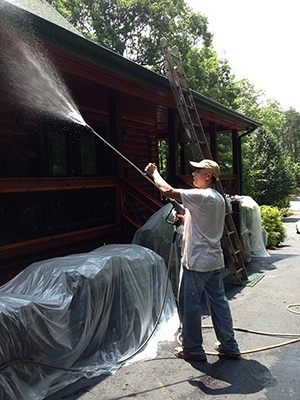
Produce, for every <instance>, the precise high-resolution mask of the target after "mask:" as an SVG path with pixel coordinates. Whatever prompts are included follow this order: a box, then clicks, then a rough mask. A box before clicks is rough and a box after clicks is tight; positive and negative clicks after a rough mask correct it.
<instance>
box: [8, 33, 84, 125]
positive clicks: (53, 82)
mask: <svg viewBox="0 0 300 400" xmlns="http://www.w3.org/2000/svg"><path fill="white" fill-rule="evenodd" d="M5 42H6V43H5V44H6V45H5V50H4V51H3V53H2V54H1V59H2V61H3V62H2V68H3V74H4V76H5V85H6V86H7V91H8V93H9V94H10V98H11V99H12V100H13V101H14V102H17V103H18V104H20V105H21V106H23V107H24V108H29V109H33V110H38V111H40V112H43V113H46V114H51V115H52V116H54V117H57V118H62V119H67V120H69V121H72V122H75V123H77V124H80V125H85V121H84V119H83V117H82V116H81V114H80V112H79V110H78V108H77V106H76V104H75V102H74V100H73V98H72V96H71V94H70V92H69V90H68V88H67V86H66V84H65V82H64V80H63V78H62V76H61V75H60V73H59V72H58V69H57V68H56V67H55V65H54V63H53V62H52V61H51V58H50V56H49V54H48V52H47V51H46V50H45V49H44V48H43V47H42V45H41V44H39V43H38V42H36V41H29V40H28V41H27V40H25V39H23V38H22V39H21V38H19V37H12V36H10V35H9V34H8V35H6V36H5Z"/></svg>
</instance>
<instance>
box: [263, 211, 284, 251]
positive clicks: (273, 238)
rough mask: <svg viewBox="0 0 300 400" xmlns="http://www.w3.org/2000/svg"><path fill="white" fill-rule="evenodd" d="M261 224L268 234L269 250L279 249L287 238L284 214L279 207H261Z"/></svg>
mask: <svg viewBox="0 0 300 400" xmlns="http://www.w3.org/2000/svg"><path fill="white" fill-rule="evenodd" d="M260 212H261V222H262V226H263V227H264V228H265V230H266V231H267V234H268V240H267V248H274V247H277V246H278V245H279V244H280V243H283V242H284V240H285V239H286V237H287V233H286V229H285V227H284V225H283V222H282V213H281V212H280V210H279V209H278V208H277V207H271V206H260Z"/></svg>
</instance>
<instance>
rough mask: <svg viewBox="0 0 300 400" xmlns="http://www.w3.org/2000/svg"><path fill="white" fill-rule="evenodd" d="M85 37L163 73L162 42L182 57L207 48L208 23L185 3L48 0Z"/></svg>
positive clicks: (179, 0)
mask: <svg viewBox="0 0 300 400" xmlns="http://www.w3.org/2000/svg"><path fill="white" fill-rule="evenodd" d="M48 2H49V3H50V4H52V5H53V6H54V7H55V8H56V9H57V10H58V11H59V12H60V13H61V14H62V15H64V16H65V17H66V18H67V19H68V20H69V21H70V22H71V23H72V24H73V25H74V26H75V27H76V28H77V29H78V30H79V31H80V32H81V33H82V34H83V35H85V36H86V37H87V38H88V39H91V40H93V41H95V42H98V43H99V44H101V45H103V46H105V47H107V48H109V49H111V50H113V51H115V52H117V53H119V54H121V55H123V56H124V57H126V58H128V59H130V60H132V61H135V62H137V63H138V64H140V65H144V66H148V67H152V68H153V69H154V70H156V71H161V69H162V64H161V51H160V39H161V37H163V36H165V37H166V38H167V39H168V41H169V42H170V43H171V44H172V45H174V44H177V45H178V47H179V48H180V51H181V53H182V54H184V55H186V54H187V52H188V51H189V49H190V48H191V47H193V46H200V45H207V46H209V45H210V43H211V40H212V35H211V33H210V32H209V31H208V29H207V19H206V17H204V16H202V15H201V14H200V13H195V12H194V11H193V10H192V9H191V8H190V7H189V6H188V5H187V3H186V2H185V1H184V0H163V1H161V0H84V1H82V0H48Z"/></svg>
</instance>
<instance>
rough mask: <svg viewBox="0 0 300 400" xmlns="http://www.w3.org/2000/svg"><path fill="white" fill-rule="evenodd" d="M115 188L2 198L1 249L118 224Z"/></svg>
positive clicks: (21, 194)
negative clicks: (71, 232)
mask: <svg viewBox="0 0 300 400" xmlns="http://www.w3.org/2000/svg"><path fill="white" fill-rule="evenodd" d="M115 213H116V210H115V191H114V189H112V188H105V189H85V190H66V191H47V192H33V193H32V192H31V193H9V194H1V195H0V246H1V245H2V246H3V245H5V244H9V243H15V242H19V241H26V240H32V239H35V238H40V237H45V236H51V235H57V234H62V233H67V232H70V231H76V230H81V229H87V228H93V227H96V226H103V225H107V224H112V223H115V222H116V220H115Z"/></svg>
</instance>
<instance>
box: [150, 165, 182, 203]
mask: <svg viewBox="0 0 300 400" xmlns="http://www.w3.org/2000/svg"><path fill="white" fill-rule="evenodd" d="M145 172H146V174H147V175H148V176H150V177H151V178H152V179H153V180H154V183H155V184H156V186H157V189H158V190H159V191H160V192H161V194H162V195H163V196H165V197H167V198H169V199H173V200H176V201H179V202H180V203H181V194H180V191H179V189H174V188H173V187H172V186H171V185H169V184H168V183H167V182H166V181H165V180H164V179H163V177H162V176H161V175H160V173H159V172H158V169H157V167H156V165H155V164H152V163H149V164H148V165H147V167H146V168H145Z"/></svg>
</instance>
